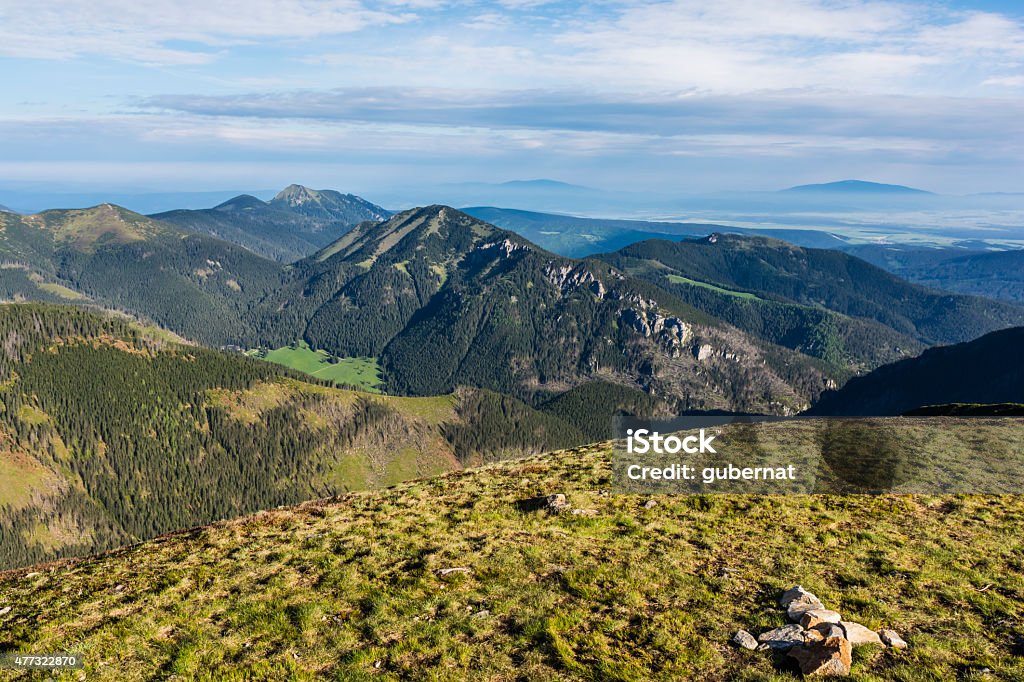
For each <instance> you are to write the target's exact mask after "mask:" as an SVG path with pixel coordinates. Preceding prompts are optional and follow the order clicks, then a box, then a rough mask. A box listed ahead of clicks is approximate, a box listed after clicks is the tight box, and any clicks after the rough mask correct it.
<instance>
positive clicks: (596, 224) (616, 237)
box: [462, 206, 847, 258]
mask: <svg viewBox="0 0 1024 682" xmlns="http://www.w3.org/2000/svg"><path fill="white" fill-rule="evenodd" d="M462 210H463V211H464V212H466V213H468V214H469V215H471V216H473V217H475V218H479V219H481V220H484V221H487V222H489V223H491V224H493V225H497V226H498V227H501V228H504V229H506V230H512V231H513V232H516V233H518V234H521V235H522V236H524V237H526V238H527V239H529V240H530V241H532V242H533V243H535V244H537V245H539V246H542V247H544V248H545V249H548V250H549V251H554V252H555V253H557V254H559V255H562V256H570V257H572V258H582V257H584V256H590V255H593V254H596V253H606V252H609V251H614V250H616V249H620V248H622V247H624V246H628V245H630V244H635V243H636V242H640V241H644V240H646V239H667V238H669V237H701V236H706V235H708V234H711V233H712V232H718V233H726V232H728V233H733V234H751V235H753V234H760V235H767V236H773V237H775V238H777V239H785V240H786V241H789V242H791V243H793V244H797V245H798V246H809V247H815V248H831V249H841V248H844V247H845V246H846V245H847V242H846V241H845V240H844V239H842V238H840V237H837V236H836V235H834V234H830V233H828V232H822V231H819V230H798V229H764V230H758V229H755V228H746V227H733V226H725V225H717V224H709V223H696V222H693V223H691V222H679V221H656V220H614V219H606V218H584V217H579V216H570V215H560V214H556V213H540V212H537V211H523V210H520V209H512V208H495V207H493V206H474V207H470V208H464V209H462Z"/></svg>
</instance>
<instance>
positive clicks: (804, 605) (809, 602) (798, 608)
mask: <svg viewBox="0 0 1024 682" xmlns="http://www.w3.org/2000/svg"><path fill="white" fill-rule="evenodd" d="M818 609H821V610H824V609H825V605H824V604H822V603H821V602H820V601H818V598H817V597H815V596H814V595H813V594H806V595H804V596H801V597H798V598H797V599H794V600H792V601H791V602H789V604H788V605H786V615H788V616H789V619H790V620H791V621H793V622H794V623H799V622H800V619H801V618H802V617H803V615H804V614H805V613H807V612H808V611H815V610H818Z"/></svg>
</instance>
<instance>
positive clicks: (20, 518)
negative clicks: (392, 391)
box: [0, 304, 585, 566]
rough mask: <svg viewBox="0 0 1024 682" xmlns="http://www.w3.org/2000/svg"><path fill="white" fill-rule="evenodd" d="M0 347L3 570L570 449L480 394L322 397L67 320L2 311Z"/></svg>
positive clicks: (253, 368)
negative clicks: (329, 497) (475, 465)
mask: <svg viewBox="0 0 1024 682" xmlns="http://www.w3.org/2000/svg"><path fill="white" fill-rule="evenodd" d="M0 346H2V350H0V405H2V410H0V556H2V557H3V559H2V560H0V564H2V565H3V566H13V565H23V564H25V563H29V562H33V561H41V560H46V559H50V558H53V557H58V556H66V555H69V554H82V553H86V552H94V551H98V550H101V549H105V548H109V547H113V546H117V545H121V544H125V543H127V542H133V541H136V540H138V539H142V538H147V537H152V536H153V535H156V534H158V533H162V532H167V531H170V530H173V529H176V528H182V527H188V526H194V525H196V524H201V523H208V522H210V521H213V520H215V519H219V518H226V517H231V516H237V515H239V514H245V513H249V512H253V511H256V510H259V509H265V508H269V507H274V506H277V505H281V504H288V503H294V502H298V501H302V500H306V499H311V498H313V497H322V496H324V495H333V494H337V493H340V492H342V491H345V490H352V489H356V488H366V487H375V486H380V485H388V484H393V483H395V482H397V481H400V480H404V479H409V478H416V477H420V476H426V475H430V474H435V473H439V472H443V471H449V470H452V469H457V468H460V467H462V466H463V465H464V464H467V463H479V462H482V461H490V460H494V459H501V458H505V457H516V456H522V455H524V454H528V453H531V452H540V451H543V450H546V449H549V448H552V447H562V446H567V445H575V444H579V443H581V442H583V441H584V440H585V438H584V436H583V434H582V433H581V432H580V431H579V430H577V429H575V428H574V427H572V426H570V425H569V424H568V423H567V422H566V421H565V420H563V419H560V418H558V417H556V416H553V415H551V414H546V413H541V412H537V411H536V410H533V409H531V408H529V407H527V406H526V405H524V404H522V403H520V402H519V401H516V400H514V399H512V398H508V397H505V396H499V395H497V394H493V393H490V392H487V391H478V390H470V389H461V390H459V391H458V392H456V393H454V394H449V395H444V396H439V397H426V398H398V397H380V396H371V395H368V394H362V393H355V392H351V391H343V390H338V389H333V388H327V387H324V386H319V385H315V384H311V383H307V382H305V381H301V380H299V379H298V378H296V377H297V375H295V374H293V373H292V372H290V371H288V370H285V369H283V368H280V367H278V366H276V365H271V364H269V363H264V362H260V361H258V360H253V359H250V358H247V357H245V356H243V355H241V354H228V353H223V352H220V351H212V350H206V349H203V348H199V347H195V346H187V345H181V344H180V343H176V342H174V341H173V340H170V339H169V338H168V335H166V334H163V333H160V332H158V331H155V330H151V329H149V328H143V327H141V326H139V325H138V324H136V323H134V322H131V321H129V320H127V319H124V318H121V317H116V316H112V315H103V314H97V313H93V312H89V311H84V310H81V309H77V308H71V307H67V306H49V305H39V304H7V305H2V306H0Z"/></svg>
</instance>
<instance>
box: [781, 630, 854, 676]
mask: <svg viewBox="0 0 1024 682" xmlns="http://www.w3.org/2000/svg"><path fill="white" fill-rule="evenodd" d="M789 655H790V656H792V657H793V658H795V659H796V661H797V663H798V664H799V665H800V672H802V673H803V674H804V675H805V676H807V677H810V676H811V675H817V676H819V677H845V676H847V675H849V674H850V666H851V665H852V664H853V645H851V644H850V642H849V641H848V640H847V639H845V638H843V637H828V638H826V639H823V640H822V641H820V642H811V643H808V644H803V645H800V646H796V647H793V648H792V649H790V651H789Z"/></svg>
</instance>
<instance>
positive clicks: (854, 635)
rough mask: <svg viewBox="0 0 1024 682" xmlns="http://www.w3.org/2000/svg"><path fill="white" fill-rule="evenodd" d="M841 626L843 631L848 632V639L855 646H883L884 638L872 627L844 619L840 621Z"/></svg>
mask: <svg viewBox="0 0 1024 682" xmlns="http://www.w3.org/2000/svg"><path fill="white" fill-rule="evenodd" d="M839 626H840V627H841V628H843V632H845V633H846V639H848V640H850V644H852V645H854V646H862V645H864V644H877V645H878V646H882V638H881V637H879V636H878V633H877V632H875V631H874V630H872V629H870V628H866V627H864V626H863V625H861V624H860V623H854V622H853V621H849V620H843V621H840V622H839Z"/></svg>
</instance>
